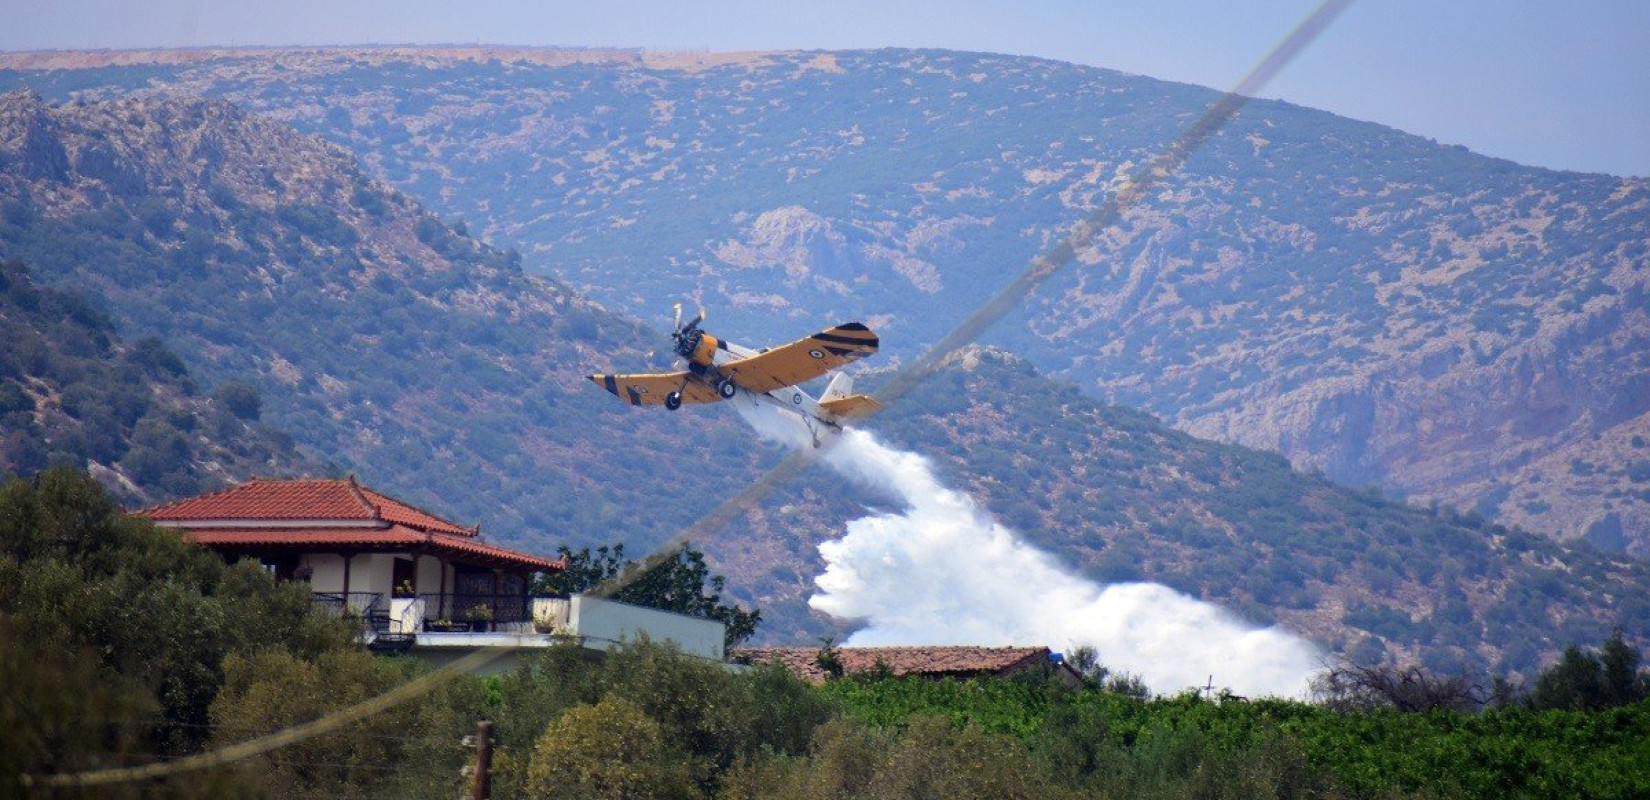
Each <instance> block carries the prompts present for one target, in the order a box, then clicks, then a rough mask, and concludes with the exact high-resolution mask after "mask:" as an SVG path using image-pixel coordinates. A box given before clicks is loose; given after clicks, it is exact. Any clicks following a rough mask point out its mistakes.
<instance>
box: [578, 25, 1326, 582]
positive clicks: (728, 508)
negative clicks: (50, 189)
mask: <svg viewBox="0 0 1650 800" xmlns="http://www.w3.org/2000/svg"><path fill="white" fill-rule="evenodd" d="M1350 5H1352V0H1325V2H1323V3H1322V4H1320V5H1319V6H1318V7H1317V8H1316V9H1314V10H1313V11H1312V13H1310V14H1308V15H1306V17H1304V18H1303V19H1302V20H1301V21H1300V22H1299V23H1298V24H1297V25H1296V26H1295V28H1294V30H1291V31H1290V32H1289V34H1288V35H1287V36H1285V37H1284V38H1283V40H1282V41H1280V42H1278V43H1277V44H1276V45H1275V46H1273V48H1272V49H1271V51H1270V52H1268V53H1267V54H1266V56H1265V57H1264V58H1262V59H1261V60H1260V62H1259V63H1257V64H1256V65H1255V66H1254V67H1253V68H1251V69H1250V70H1249V72H1248V74H1246V75H1244V76H1243V78H1242V80H1239V81H1238V82H1237V84H1236V85H1234V86H1233V87H1232V88H1231V89H1229V90H1228V91H1227V92H1226V93H1225V94H1223V95H1221V96H1220V98H1219V99H1218V100H1216V101H1215V102H1214V104H1212V105H1210V106H1209V108H1208V109H1207V110H1205V111H1204V112H1203V114H1202V116H1200V117H1198V118H1197V120H1196V121H1195V122H1193V123H1192V124H1191V126H1190V127H1188V128H1187V129H1186V130H1185V131H1183V132H1182V133H1181V134H1180V136H1179V137H1177V138H1175V140H1174V141H1172V142H1170V143H1169V145H1168V146H1167V147H1165V148H1164V149H1163V151H1162V152H1160V153H1158V154H1157V155H1155V156H1153V157H1152V158H1151V159H1150V160H1148V161H1146V162H1145V163H1144V164H1141V165H1140V166H1138V167H1136V168H1135V169H1134V170H1133V171H1132V172H1130V173H1129V175H1128V177H1127V178H1125V179H1124V182H1123V184H1122V186H1120V187H1119V188H1118V189H1117V191H1115V192H1113V193H1112V194H1111V196H1110V197H1108V198H1107V199H1106V201H1105V202H1104V203H1102V204H1101V205H1100V207H1099V208H1097V209H1095V210H1094V212H1093V213H1091V214H1089V215H1088V216H1087V217H1085V218H1083V219H1082V220H1080V221H1079V222H1077V224H1075V225H1073V226H1072V227H1071V228H1070V229H1068V230H1067V231H1066V234H1065V236H1063V237H1061V239H1060V240H1059V241H1058V242H1056V243H1055V244H1053V245H1052V246H1050V247H1049V248H1048V249H1046V250H1044V251H1043V252H1042V253H1040V254H1038V255H1037V257H1036V258H1034V259H1032V261H1031V266H1029V267H1028V268H1027V269H1026V270H1025V271H1024V272H1022V273H1020V275H1019V277H1017V278H1015V279H1014V281H1013V282H1011V283H1009V284H1008V285H1007V286H1005V287H1003V288H1002V289H1000V290H998V292H997V293H996V294H994V295H992V296H991V298H990V299H988V300H986V301H985V302H984V303H983V304H981V305H980V307H979V308H977V309H975V310H974V313H972V314H970V315H968V317H967V318H965V319H964V320H963V321H962V322H961V323H959V324H958V325H957V327H956V328H954V329H953V330H952V331H951V332H950V333H948V334H946V335H945V337H944V338H942V339H940V340H939V342H937V343H936V344H935V345H934V346H933V347H931V348H929V349H928V351H927V352H925V353H923V354H922V356H921V357H919V358H918V359H916V360H915V361H913V362H911V364H910V365H908V366H906V367H904V368H903V369H901V370H900V371H899V372H897V373H895V374H894V377H893V378H892V379H890V380H889V381H888V383H887V384H885V385H884V386H882V387H881V388H880V389H878V390H877V392H876V397H877V399H878V400H880V401H881V402H882V403H883V404H884V405H889V404H892V403H893V402H895V401H897V400H899V399H900V398H902V397H904V396H905V394H906V393H907V392H909V391H911V389H912V388H914V387H916V386H917V385H918V384H920V383H922V382H923V381H924V380H926V379H927V378H929V377H930V376H932V375H933V374H934V372H935V371H936V370H938V369H939V368H940V365H942V364H944V363H945V360H946V359H947V358H949V357H950V356H951V354H952V353H955V352H957V350H959V349H961V348H962V347H964V346H965V345H968V344H969V343H971V342H973V341H974V340H975V339H978V338H979V337H980V335H981V334H983V333H985V331H986V330H987V329H989V328H990V327H991V326H992V325H995V324H996V323H997V321H998V320H1001V319H1002V318H1003V316H1004V315H1006V314H1007V313H1008V312H1009V311H1012V310H1013V309H1014V308H1016V307H1018V306H1019V304H1020V301H1022V300H1024V299H1025V296H1026V295H1027V294H1029V293H1030V292H1031V290H1033V289H1035V288H1037V287H1038V286H1040V285H1041V284H1042V283H1043V282H1044V281H1046V280H1048V279H1049V278H1050V277H1053V276H1054V275H1055V274H1056V273H1058V272H1060V271H1061V270H1062V269H1064V268H1065V267H1067V266H1069V265H1070V264H1071V262H1072V261H1074V260H1075V259H1076V258H1077V253H1078V252H1079V251H1081V250H1084V249H1086V248H1088V247H1090V246H1092V245H1093V244H1094V243H1095V241H1096V240H1097V239H1098V238H1099V236H1100V234H1101V233H1103V232H1105V231H1107V230H1108V229H1111V228H1114V227H1116V226H1117V225H1118V224H1119V223H1121V222H1123V221H1125V218H1126V216H1127V215H1128V213H1129V212H1130V211H1132V210H1133V209H1135V208H1136V207H1138V206H1139V205H1140V204H1141V203H1142V202H1144V201H1145V200H1146V198H1147V196H1148V195H1149V194H1150V192H1151V191H1152V190H1153V189H1155V188H1156V187H1157V186H1158V185H1159V184H1161V183H1163V181H1165V180H1167V179H1169V178H1171V177H1173V176H1174V175H1176V174H1177V173H1179V172H1180V169H1181V168H1182V167H1184V166H1185V165H1186V161H1187V160H1188V159H1190V158H1191V157H1192V155H1193V154H1194V153H1196V152H1197V151H1198V149H1199V148H1201V147H1202V146H1203V145H1204V144H1206V143H1207V142H1208V141H1209V139H1210V138H1212V137H1213V136H1214V135H1215V134H1216V133H1219V132H1220V129H1221V128H1222V127H1223V126H1225V125H1226V123H1228V122H1230V121H1231V120H1232V118H1233V117H1235V116H1237V113H1238V112H1239V111H1241V110H1243V107H1244V106H1245V105H1247V104H1248V103H1249V101H1250V100H1252V99H1254V94H1255V93H1257V92H1259V91H1260V90H1261V89H1262V88H1264V87H1265V86H1266V84H1268V83H1270V82H1271V80H1272V79H1273V78H1275V77H1277V74H1278V73H1279V72H1281V71H1282V70H1283V68H1284V67H1285V66H1288V64H1289V62H1291V61H1293V60H1294V59H1295V57H1296V56H1298V55H1300V54H1301V51H1303V50H1305V49H1306V48H1307V46H1308V45H1310V44H1311V43H1312V42H1313V41H1314V40H1315V39H1317V38H1318V35H1319V34H1321V33H1323V31H1324V30H1325V29H1326V28H1328V27H1329V25H1330V23H1332V22H1334V21H1335V18H1336V17H1338V16H1340V14H1341V12H1343V11H1345V10H1346V8H1347V7H1348V6H1350ZM832 441H834V439H833V440H832ZM822 453H823V448H821V449H815V450H804V451H798V452H796V453H793V454H791V455H790V456H788V457H787V458H786V459H785V460H784V461H781V462H780V463H779V464H777V465H775V466H774V467H773V468H772V469H770V470H768V472H766V473H764V474H763V475H762V476H761V477H759V478H757V479H756V482H754V483H752V484H751V485H750V486H747V487H745V488H744V489H743V490H741V491H740V492H739V493H738V494H735V495H734V496H732V497H729V498H727V499H726V500H723V501H722V502H721V503H720V504H718V505H717V506H716V507H715V508H713V509H711V510H710V512H709V513H707V514H706V515H705V516H703V517H701V518H699V520H698V521H697V522H695V523H693V524H692V525H690V526H689V527H688V528H687V529H685V530H683V531H682V532H680V533H678V534H676V535H675V536H672V537H671V538H670V539H669V540H667V541H666V542H665V543H664V544H662V545H660V546H659V547H658V548H657V549H655V550H654V551H653V554H652V555H649V556H648V557H647V558H644V559H642V561H641V562H639V563H638V564H637V566H636V568H634V569H630V570H626V571H625V572H623V573H621V574H619V575H616V576H614V577H613V578H610V579H608V580H607V581H604V582H603V583H602V584H601V585H600V586H598V587H596V588H595V589H594V590H593V591H592V592H591V593H592V594H596V595H598V596H603V597H605V596H608V595H611V594H612V593H614V592H617V591H619V590H620V589H623V588H624V587H625V586H626V585H627V584H629V583H630V582H631V581H632V580H634V579H636V578H637V577H639V576H640V575H642V574H643V573H644V572H646V571H647V570H648V569H651V568H652V567H654V566H656V565H658V564H659V563H660V562H662V561H664V560H665V559H667V558H670V557H673V556H674V555H675V553H676V551H677V550H678V549H679V548H681V547H682V546H683V545H684V544H686V543H687V542H689V541H692V540H693V539H694V538H697V537H701V536H704V535H706V534H709V533H712V532H714V531H717V530H719V529H721V528H722V526H724V525H726V524H728V523H729V522H731V521H733V519H734V518H735V517H737V516H739V515H740V514H741V513H744V512H745V511H747V510H749V509H751V508H752V507H754V506H755V505H756V504H757V503H759V502H761V500H762V498H764V497H767V496H768V494H769V493H770V492H772V491H773V490H774V489H777V488H779V487H780V486H782V485H784V484H785V483H787V482H789V481H790V480H791V479H792V478H794V477H796V476H798V475H800V474H802V472H803V471H804V470H806V469H807V468H808V467H809V466H810V465H812V464H813V463H814V461H816V460H817V459H818V458H819V456H820V455H821V454H822Z"/></svg>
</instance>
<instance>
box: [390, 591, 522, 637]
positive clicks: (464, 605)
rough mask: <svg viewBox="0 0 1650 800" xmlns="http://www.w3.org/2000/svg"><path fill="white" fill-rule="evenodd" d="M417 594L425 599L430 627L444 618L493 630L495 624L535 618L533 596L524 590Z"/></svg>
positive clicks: (425, 615)
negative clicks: (513, 592)
mask: <svg viewBox="0 0 1650 800" xmlns="http://www.w3.org/2000/svg"><path fill="white" fill-rule="evenodd" d="M418 598H419V599H420V600H423V601H424V620H425V626H426V627H428V628H431V629H434V628H435V626H436V625H439V624H440V623H441V622H448V623H451V625H452V626H454V627H455V628H457V627H460V626H464V627H469V628H480V629H481V630H493V629H494V626H496V625H501V624H513V623H521V622H532V621H533V616H532V599H531V598H530V597H529V596H527V595H525V594H490V593H489V594H476V593H462V592H423V593H420V594H419V595H418Z"/></svg>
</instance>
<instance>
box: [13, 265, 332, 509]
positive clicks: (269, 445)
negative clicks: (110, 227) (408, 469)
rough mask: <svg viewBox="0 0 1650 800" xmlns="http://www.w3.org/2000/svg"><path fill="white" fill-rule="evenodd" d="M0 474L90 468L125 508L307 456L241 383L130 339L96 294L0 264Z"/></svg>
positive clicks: (270, 471)
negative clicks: (210, 379)
mask: <svg viewBox="0 0 1650 800" xmlns="http://www.w3.org/2000/svg"><path fill="white" fill-rule="evenodd" d="M0 341H4V342H5V347H4V348H0V474H3V473H7V472H9V473H11V474H13V475H31V474H34V473H36V472H38V471H40V470H42V469H45V468H46V467H47V465H49V464H51V463H58V462H60V463H65V464H70V465H73V466H75V467H78V468H82V469H89V470H91V471H92V473H93V474H94V475H96V476H97V477H98V479H99V480H101V481H102V482H103V483H104V485H106V486H107V487H109V489H110V490H112V491H114V492H115V493H116V495H118V496H119V497H121V498H122V500H124V501H126V502H127V503H129V504H132V505H145V504H150V503H155V502H160V501H162V500H169V499H172V498H175V497H179V496H183V495H189V494H195V493H198V492H205V491H210V490H213V489H217V488H221V487H222V486H224V485H225V484H226V483H227V482H229V481H233V480H241V479H244V478H245V477H247V476H248V475H252V474H260V475H282V474H286V473H289V472H292V471H293V470H295V469H301V468H302V467H303V465H304V463H305V462H304V460H303V459H302V458H300V457H299V456H298V454H297V453H296V452H295V451H294V450H293V445H292V439H291V437H289V436H287V435H286V434H284V433H282V432H280V431H277V430H274V429H272V428H269V427H266V426H264V425H262V424H261V423H260V422H259V417H260V409H261V406H262V401H261V399H260V397H259V396H258V393H257V390H255V389H253V388H252V387H250V386H247V385H246V384H242V383H237V382H234V381H225V382H222V383H220V384H218V385H217V386H216V387H213V388H210V389H209V388H208V387H203V386H200V385H198V384H197V383H196V382H195V380H194V379H193V378H192V377H191V376H190V372H189V370H188V368H186V367H185V366H184V363H183V362H182V360H180V359H179V358H178V357H177V356H176V355H174V354H173V353H172V352H171V351H170V350H168V349H167V348H166V346H165V345H163V344H162V343H161V342H160V340H158V339H155V338H145V339H141V340H139V341H137V342H136V343H131V342H127V341H125V340H123V339H122V337H121V336H120V335H119V334H118V333H117V332H116V331H115V327H114V323H113V322H111V321H110V319H109V318H108V317H107V316H105V315H104V314H102V313H101V312H99V311H97V310H96V309H95V306H94V305H93V303H92V302H91V301H88V300H87V299H86V298H85V297H84V296H82V295H80V294H76V293H73V292H65V291H59V290H56V289H51V288H47V287H42V286H37V285H36V284H35V281H34V278H33V276H31V275H30V274H29V270H28V269H27V268H26V267H25V266H24V265H22V264H21V263H18V262H6V263H3V264H0Z"/></svg>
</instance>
